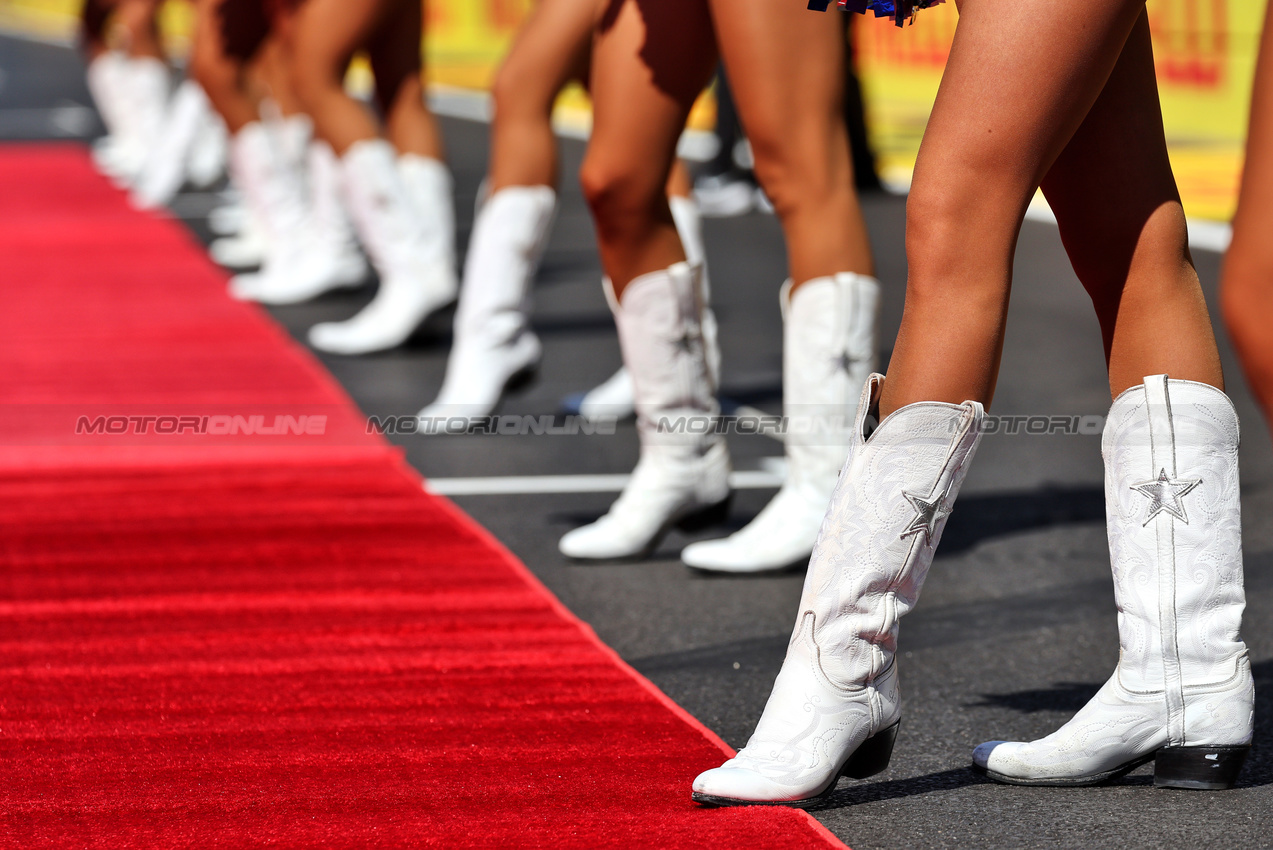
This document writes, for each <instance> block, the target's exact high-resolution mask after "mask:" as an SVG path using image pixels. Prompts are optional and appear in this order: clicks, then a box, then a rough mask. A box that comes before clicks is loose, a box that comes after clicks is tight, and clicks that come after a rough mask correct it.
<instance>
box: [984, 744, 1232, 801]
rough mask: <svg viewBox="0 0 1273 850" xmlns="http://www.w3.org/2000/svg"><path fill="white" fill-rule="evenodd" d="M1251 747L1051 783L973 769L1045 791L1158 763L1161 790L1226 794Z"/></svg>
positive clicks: (1179, 755)
mask: <svg viewBox="0 0 1273 850" xmlns="http://www.w3.org/2000/svg"><path fill="white" fill-rule="evenodd" d="M1250 751H1251V747H1250V746H1249V745H1248V746H1240V747H1163V748H1162V749H1159V750H1155V751H1154V752H1152V753H1150V754H1149V755H1147V756H1140V757H1139V758H1135V759H1132V760H1131V761H1129V762H1126V763H1124V764H1121V765H1119V766H1118V767H1116V768H1114V769H1113V770H1107V771H1104V772H1102V773H1094V774H1091V775H1089V776H1079V777H1061V778H1051V779H1020V778H1017V777H1015V776H1007V775H1005V774H1002V773H996V772H995V771H993V770H988V769H987V768H984V767H979V766H977V765H975V764H974V765H973V766H972V769H973V770H975V771H976V772H977V773H980V774H982V775H983V776H986V777H987V778H989V779H993V780H994V781H995V782H999V783H1002V784H1004V785H1027V786H1032V787H1045V788H1081V787H1086V786H1089V785H1102V784H1104V783H1106V782H1112V781H1113V780H1115V779H1118V778H1120V777H1123V776H1126V775H1127V774H1129V773H1131V772H1132V771H1133V770H1135V769H1136V768H1138V767H1140V766H1141V765H1143V764H1148V763H1149V762H1151V761H1152V762H1153V763H1154V785H1156V786H1157V787H1159V788H1183V789H1187V790H1191V791H1226V790H1228V789H1230V788H1232V787H1233V786H1234V784H1235V783H1236V782H1237V781H1238V774H1239V773H1240V772H1241V771H1242V764H1243V763H1244V762H1245V761H1246V756H1247V753H1248V752H1250Z"/></svg>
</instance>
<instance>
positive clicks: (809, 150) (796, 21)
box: [711, 0, 874, 285]
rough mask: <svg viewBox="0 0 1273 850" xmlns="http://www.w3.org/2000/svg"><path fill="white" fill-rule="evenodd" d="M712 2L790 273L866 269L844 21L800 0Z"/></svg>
mask: <svg viewBox="0 0 1273 850" xmlns="http://www.w3.org/2000/svg"><path fill="white" fill-rule="evenodd" d="M711 7H712V18H713V22H714V24H715V28H716V37H717V40H718V41H719V43H720V49H721V55H722V56H723V58H724V60H725V67H726V70H727V71H728V73H729V81H730V85H731V86H732V87H733V91H734V96H735V100H736V102H737V104H738V111H739V114H740V116H741V118H742V123H743V126H744V128H745V129H746V131H747V138H748V139H749V140H750V142H751V146H752V151H753V153H754V155H755V158H756V177H757V179H759V181H760V183H761V185H762V186H763V187H764V189H765V192H766V193H767V194H768V195H769V198H770V200H771V201H772V202H773V204H774V209H775V211H776V212H777V214H778V217H779V218H780V219H781V220H782V227H783V233H784V235H785V236H786V240H787V253H788V263H789V265H790V269H791V279H792V280H793V281H795V282H796V284H797V285H799V284H801V283H804V282H806V281H809V280H812V279H814V278H819V277H824V276H827V275H833V274H836V273H837V272H846V271H848V272H858V273H860V274H865V275H872V274H874V264H873V262H872V258H871V245H870V242H869V240H868V239H867V235H866V222H865V221H864V220H863V218H862V210H861V207H859V205H858V199H857V194H856V192H855V191H854V189H853V166H852V161H851V159H850V154H849V141H848V131H847V130H846V129H845V125H844V107H843V102H844V91H843V87H844V61H845V46H844V41H843V40H844V30H843V23H842V22H841V21H839V20H837V19H836V18H835V17H834V16H833V15H817V14H810V13H809V12H807V11H806V10H805V9H804V8H803V6H802V4H799V3H738V2H737V0H711Z"/></svg>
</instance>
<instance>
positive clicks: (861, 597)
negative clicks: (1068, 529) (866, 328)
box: [693, 375, 984, 806]
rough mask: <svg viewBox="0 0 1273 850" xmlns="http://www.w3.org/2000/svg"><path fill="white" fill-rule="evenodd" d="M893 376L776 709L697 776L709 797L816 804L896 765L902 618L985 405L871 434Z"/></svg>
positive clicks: (727, 801)
mask: <svg viewBox="0 0 1273 850" xmlns="http://www.w3.org/2000/svg"><path fill="white" fill-rule="evenodd" d="M883 381H884V378H883V376H881V375H872V376H871V377H870V379H868V381H867V383H866V386H865V387H864V388H863V390H862V397H861V401H860V403H859V407H858V414H857V420H856V423H855V426H854V429H853V433H852V434H851V438H850V445H849V455H848V460H847V461H846V463H845V466H844V471H843V472H841V473H840V480H839V483H838V484H837V485H836V488H835V493H834V495H833V496H832V499H831V506H830V510H829V511H828V512H827V514H826V518H825V519H824V520H823V523H822V529H821V531H820V532H819V534H818V543H817V546H816V547H815V548H814V551H813V557H812V559H811V561H810V563H809V572H808V574H807V575H806V576H805V582H804V592H803V594H802V596H801V599H800V613H799V614H798V615H797V617H796V626H795V631H794V632H793V633H792V636H791V643H790V644H788V646H787V657H786V660H785V661H783V664H782V670H781V671H780V672H779V673H778V679H777V681H776V682H775V683H774V689H773V693H772V694H770V696H769V702H768V704H767V705H766V706H765V712H764V714H763V715H762V716H761V718H760V722H759V723H758V724H757V725H756V731H755V733H753V734H752V736H751V740H750V741H748V742H747V746H746V747H744V748H743V749H742V750H741V751H740V752H739V753H738V755H737V756H735V757H734V758H732V759H730V760H729V761H727V762H725V764H724V765H722V766H721V767H718V768H716V769H714V770H709V771H707V772H705V773H703V774H700V775H699V777H698V778H697V779H695V780H694V793H693V798H694V799H695V800H696V801H698V802H700V803H705V804H708V805H717V806H728V805H754V804H756V803H768V804H776V805H788V806H807V805H810V804H812V803H814V802H815V801H817V800H818V799H819V798H821V797H823V796H825V795H827V794H829V793H831V791H833V790H834V789H835V783H836V780H837V779H838V778H839V777H840V776H849V777H852V778H856V779H861V778H864V777H867V776H871V775H873V774H875V773H878V772H880V771H881V770H883V769H884V768H885V767H887V766H888V760H889V756H890V755H891V753H892V748H893V739H894V738H895V737H896V735H897V725H898V722H899V721H900V718H901V703H900V701H899V698H898V690H897V666H896V654H897V623H898V620H899V619H900V618H901V617H902V615H904V614H906V613H907V612H909V611H910V610H911V609H912V608H913V607H914V606H915V602H916V600H917V599H918V598H919V591H920V588H921V587H922V586H923V583H924V578H925V576H926V575H927V574H928V568H929V565H930V564H931V563H932V559H933V552H934V550H935V549H936V548H937V544H938V542H939V541H940V540H941V534H942V530H943V529H944V528H945V525H946V518H947V517H948V516H949V515H950V512H951V509H952V507H953V506H954V502H955V497H956V496H957V495H958V494H959V488H960V486H961V485H962V484H963V480H964V476H965V475H966V474H967V472H968V466H969V464H970V463H971V461H972V457H973V454H974V453H975V452H976V450H977V444H978V442H980V439H981V423H982V420H983V418H984V413H983V411H982V408H981V405H980V404H978V403H977V402H973V401H966V402H964V403H963V404H959V405H955V404H942V403H938V402H920V403H918V404H911V405H907V406H906V407H903V408H901V409H900V410H897V411H894V412H893V413H892V414H891V415H890V416H888V417H887V418H886V419H885V420H884V421H883V422H881V423H880V424H879V425H878V427H876V428H875V429H874V431H873V433H871V434H870V435H869V437H867V436H865V435H866V431H867V430H868V426H869V425H870V423H872V422H873V421H874V420H875V418H876V416H877V413H876V411H877V410H878V399H879V389H880V387H881V386H882V384H883Z"/></svg>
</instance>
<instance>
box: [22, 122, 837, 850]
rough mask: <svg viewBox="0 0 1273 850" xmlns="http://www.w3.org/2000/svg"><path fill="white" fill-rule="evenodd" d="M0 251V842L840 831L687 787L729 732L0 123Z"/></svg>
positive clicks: (381, 842) (457, 840) (755, 841)
mask: <svg viewBox="0 0 1273 850" xmlns="http://www.w3.org/2000/svg"><path fill="white" fill-rule="evenodd" d="M0 275H2V276H3V277H2V278H0V279H2V280H3V291H4V296H3V302H4V306H3V308H0V401H2V402H3V404H2V405H0V844H3V845H4V846H19V847H24V848H30V847H71V846H76V847H112V848H116V847H175V846H182V847H212V846H219V847H240V846H263V845H270V846H311V847H313V846H322V847H368V846H377V847H379V846H422V845H438V846H446V847H453V846H488V847H511V846H519V847H532V846H552V847H595V846H603V845H620V846H640V847H690V846H694V847H702V846H712V847H736V846H765V847H795V846H810V845H816V846H825V845H837V842H835V839H834V838H833V837H832V836H830V834H829V833H827V832H826V831H825V830H823V829H822V828H821V827H820V826H819V825H818V824H817V823H816V822H815V821H814V820H813V819H812V818H810V817H808V816H807V815H806V814H804V813H802V812H797V811H793V810H787V809H767V808H754V809H729V810H704V809H698V808H696V807H695V806H693V805H692V804H691V803H690V801H689V782H690V780H691V779H692V777H693V776H694V774H695V773H696V772H697V771H699V770H701V769H704V768H706V767H709V766H713V765H716V764H718V763H719V762H720V761H721V758H722V752H723V751H724V746H723V745H722V744H721V743H720V742H719V741H717V740H716V739H715V738H714V737H713V736H712V735H711V734H710V733H709V732H707V731H706V730H705V729H703V728H702V727H700V726H699V725H697V724H696V723H695V722H694V721H693V720H692V719H691V718H689V717H688V716H687V715H685V714H684V713H683V712H681V711H680V710H679V709H677V708H676V707H675V706H673V705H672V704H671V703H670V702H669V701H668V700H667V699H666V698H665V697H663V696H662V695H661V694H659V693H658V692H657V691H656V690H655V689H654V688H653V686H651V685H650V684H649V683H647V682H645V681H644V680H643V679H641V678H640V677H639V676H638V675H637V674H635V673H634V672H633V671H631V670H630V669H629V668H628V667H626V666H625V665H624V664H623V663H622V662H621V661H619V660H618V658H617V657H616V656H614V654H613V653H612V652H610V651H609V650H608V649H606V648H605V647H604V646H602V645H601V644H600V643H599V642H598V641H597V640H596V638H595V637H594V636H593V635H592V633H591V631H590V630H589V629H588V628H587V627H586V626H585V625H583V624H582V623H580V622H579V621H578V620H576V619H575V618H574V617H573V616H571V615H570V613H569V612H567V611H566V610H565V609H564V608H562V607H561V606H560V605H559V604H558V603H557V602H556V601H555V600H554V599H553V598H552V597H551V596H550V595H549V594H548V592H547V591H546V590H545V589H543V588H542V587H541V586H540V585H539V584H538V583H537V582H536V581H535V580H534V579H533V578H532V577H531V576H530V574H529V573H528V572H527V571H526V570H525V568H524V567H522V566H521V565H520V564H519V563H517V562H516V560H515V559H514V558H513V557H512V556H511V555H510V554H508V553H507V552H506V551H505V550H503V549H502V548H501V547H500V546H499V545H498V544H497V543H496V542H495V541H494V540H492V539H491V538H490V537H489V536H488V535H487V534H486V533H485V532H483V531H482V530H481V529H480V528H479V527H478V526H477V525H476V524H474V523H473V522H472V521H471V520H469V519H468V518H466V517H465V516H464V515H463V514H461V513H460V512H459V511H458V510H457V509H456V508H454V507H453V506H452V505H451V504H450V503H448V502H446V501H444V500H442V499H439V498H436V497H432V496H429V495H427V494H426V493H424V492H423V491H422V490H421V487H420V482H419V479H418V478H416V477H415V476H414V474H413V473H412V472H411V471H410V470H409V469H408V468H406V467H405V466H404V465H403V464H402V462H401V461H400V459H399V456H398V454H397V453H396V452H395V451H394V450H392V449H391V448H389V447H387V446H385V445H384V444H383V443H381V442H380V441H379V440H378V439H377V438H372V437H368V436H366V435H365V434H363V430H364V429H363V426H362V423H361V420H360V418H359V415H358V413H357V411H356V410H355V409H354V408H353V407H352V405H351V404H350V403H349V401H348V400H347V399H346V398H345V397H344V395H343V394H342V393H341V391H340V389H339V388H338V387H337V386H336V385H335V384H334V383H333V382H332V381H331V380H330V379H329V378H328V377H327V376H326V375H325V374H324V373H323V372H322V371H321V370H320V368H319V367H318V366H317V365H316V364H315V363H314V361H312V360H311V359H310V358H309V356H308V355H307V354H306V353H305V352H304V351H302V350H301V349H299V348H298V347H297V346H295V345H293V344H292V343H291V341H290V340H289V339H288V338H287V337H286V336H285V335H284V334H283V333H282V332H281V331H279V330H278V329H277V328H276V327H275V326H273V325H272V324H271V323H270V321H269V320H268V318H267V317H266V316H265V315H264V314H263V313H261V312H259V311H258V310H256V309H255V308H250V307H245V306H242V305H238V304H235V303H233V302H231V301H230V300H228V299H227V298H226V297H225V295H224V286H225V281H224V277H223V275H222V274H221V273H220V272H218V271H216V270H214V269H213V268H211V267H210V266H209V264H208V262H207V261H206V260H205V259H203V256H202V251H201V250H200V248H199V247H198V246H197V245H196V244H195V243H194V242H193V241H192V240H191V239H190V238H189V237H188V236H187V235H186V234H185V232H184V231H183V230H182V228H181V227H180V225H178V224H176V223H174V222H170V221H164V220H161V219H158V218H155V217H152V216H146V215H142V214H140V213H134V212H131V211H129V210H128V208H127V206H126V203H125V201H124V198H123V196H122V195H121V194H120V193H118V192H116V191H115V190H114V189H112V188H110V187H109V186H107V185H106V183H105V182H104V181H103V180H101V179H100V178H99V177H97V176H96V175H95V174H94V173H93V172H92V171H91V169H90V166H89V164H88V160H87V157H86V156H85V155H84V153H83V152H82V151H81V150H79V149H75V148H57V147H8V148H0ZM276 414H278V415H293V414H295V416H319V415H321V416H326V417H327V418H326V419H325V420H324V428H323V433H322V434H317V433H299V434H298V433H295V430H296V427H295V422H293V424H292V425H291V426H287V425H285V426H284V428H283V430H284V431H288V433H285V434H265V435H261V434H257V435H255V436H245V435H244V434H242V433H240V434H237V435H235V434H228V435H227V434H222V435H220V436H218V435H214V434H211V433H208V432H207V431H206V430H205V431H204V432H197V427H196V426H194V425H192V426H191V427H190V428H188V429H187V430H186V431H184V432H182V433H172V434H155V433H154V431H153V428H150V429H149V430H147V432H146V433H144V434H143V433H135V431H137V429H138V428H139V427H140V426H137V425H130V426H129V427H130V431H129V433H126V434H115V435H112V434H106V433H102V432H100V431H99V432H98V433H94V434H89V433H84V432H83V430H81V433H79V434H76V433H75V430H76V423H77V421H78V420H79V418H80V417H81V416H84V417H87V420H88V422H90V423H91V422H92V421H94V420H95V419H96V418H97V417H99V416H100V417H102V418H103V422H105V421H106V420H107V419H109V418H110V417H116V418H117V419H118V420H119V421H128V420H129V417H137V419H138V421H143V420H144V419H145V417H146V416H151V417H155V419H154V420H152V423H151V424H152V425H153V423H154V422H158V421H159V419H160V418H163V417H171V418H173V420H174V422H175V421H176V420H177V419H179V418H180V417H194V418H195V419H196V420H198V419H200V418H208V419H214V418H215V417H218V416H221V417H233V416H234V415H241V416H242V417H243V420H244V421H248V420H249V418H250V416H251V415H261V416H262V417H264V419H263V420H262V421H264V422H265V423H266V425H267V430H269V423H271V422H272V420H273V417H274V415H276ZM216 421H225V422H229V421H232V420H231V419H223V420H216ZM103 427H104V426H103ZM289 429H290V430H289ZM258 430H259V429H258ZM316 430H317V429H316Z"/></svg>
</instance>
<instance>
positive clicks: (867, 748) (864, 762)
mask: <svg viewBox="0 0 1273 850" xmlns="http://www.w3.org/2000/svg"><path fill="white" fill-rule="evenodd" d="M901 723H902V721H900V720H899V721H897V722H896V723H894V724H893V725H892V726H890V727H888V728H887V729H883V730H881V731H879V732H876V733H875V734H874V735H872V736H871V737H869V738H867V739H866V740H865V741H863V742H862V746H860V747H858V748H857V751H856V752H854V753H853V755H851V756H849V760H848V761H847V762H845V763H844V769H843V770H841V771H840V775H841V776H847V777H849V778H850V779H866V778H867V777H868V776H874V775H875V774H877V773H883V772H884V771H885V770H886V769H888V763H889V760H890V759H891V758H892V757H893V744H894V743H895V742H896V741H897V727H898V726H900V725H901Z"/></svg>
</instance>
